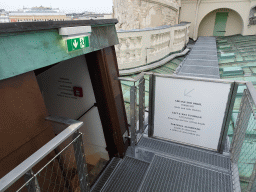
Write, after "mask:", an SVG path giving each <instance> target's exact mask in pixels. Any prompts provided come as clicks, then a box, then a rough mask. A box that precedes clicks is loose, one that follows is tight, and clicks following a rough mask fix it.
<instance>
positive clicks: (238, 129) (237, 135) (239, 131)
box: [231, 89, 252, 164]
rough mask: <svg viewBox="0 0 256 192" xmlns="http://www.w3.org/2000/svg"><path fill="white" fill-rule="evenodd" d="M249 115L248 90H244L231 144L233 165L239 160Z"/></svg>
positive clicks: (250, 111)
mask: <svg viewBox="0 0 256 192" xmlns="http://www.w3.org/2000/svg"><path fill="white" fill-rule="evenodd" d="M251 113H252V109H251V106H250V103H249V98H248V90H247V89H245V90H244V93H243V97H242V101H241V104H240V109H239V114H238V117H237V121H236V126H235V130H234V137H233V139H232V143H231V160H232V162H233V163H235V164H237V163H238V160H239V156H240V153H241V150H242V146H243V141H244V139H245V134H246V129H247V127H248V122H249V118H250V116H251Z"/></svg>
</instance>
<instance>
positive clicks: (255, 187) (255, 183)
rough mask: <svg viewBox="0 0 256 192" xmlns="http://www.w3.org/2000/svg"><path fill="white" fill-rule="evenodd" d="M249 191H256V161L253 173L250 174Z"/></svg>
mask: <svg viewBox="0 0 256 192" xmlns="http://www.w3.org/2000/svg"><path fill="white" fill-rule="evenodd" d="M247 191H248V192H256V162H255V163H254V167H253V171H252V174H251V176H250V180H249V184H248V187H247Z"/></svg>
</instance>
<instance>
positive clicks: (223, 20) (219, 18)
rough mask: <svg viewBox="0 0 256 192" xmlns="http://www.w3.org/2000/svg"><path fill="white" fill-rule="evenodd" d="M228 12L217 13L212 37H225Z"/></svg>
mask: <svg viewBox="0 0 256 192" xmlns="http://www.w3.org/2000/svg"><path fill="white" fill-rule="evenodd" d="M227 19H228V12H217V13H216V19H215V25H214V30H213V36H225V33H226V24H227Z"/></svg>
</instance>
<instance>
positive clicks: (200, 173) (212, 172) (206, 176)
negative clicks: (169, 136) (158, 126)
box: [91, 137, 233, 192]
mask: <svg viewBox="0 0 256 192" xmlns="http://www.w3.org/2000/svg"><path fill="white" fill-rule="evenodd" d="M91 191H92V192H96V191H102V192H121V191H122V192H126V191H127V192H133V191H134V192H135V191H141V192H149V191H152V192H153V191H154V192H155V191H157V192H158V191H161V192H162V191H163V192H164V191H166V192H167V191H177V192H181V191H191V192H192V191H193V192H206V191H207V192H230V191H233V189H232V174H231V162H230V157H229V155H228V153H226V154H225V155H222V154H219V153H215V152H210V151H206V150H204V149H198V148H194V147H189V146H184V145H181V144H177V143H172V142H169V141H164V140H159V139H155V138H148V137H143V138H142V139H141V140H140V142H139V143H138V145H137V146H136V148H135V154H134V153H133V149H132V148H131V147H129V148H128V150H127V153H126V156H125V158H124V159H119V158H114V159H112V161H111V162H110V163H109V165H108V167H107V168H106V170H105V171H104V172H103V174H102V175H101V177H100V178H99V179H98V181H97V182H96V183H95V185H94V186H93V188H92V190H91Z"/></svg>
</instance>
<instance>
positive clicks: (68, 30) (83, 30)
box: [59, 26, 92, 40]
mask: <svg viewBox="0 0 256 192" xmlns="http://www.w3.org/2000/svg"><path fill="white" fill-rule="evenodd" d="M91 32H92V28H91V26H79V27H61V28H59V35H61V36H62V39H65V40H66V39H72V38H76V37H82V36H90V35H91Z"/></svg>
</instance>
